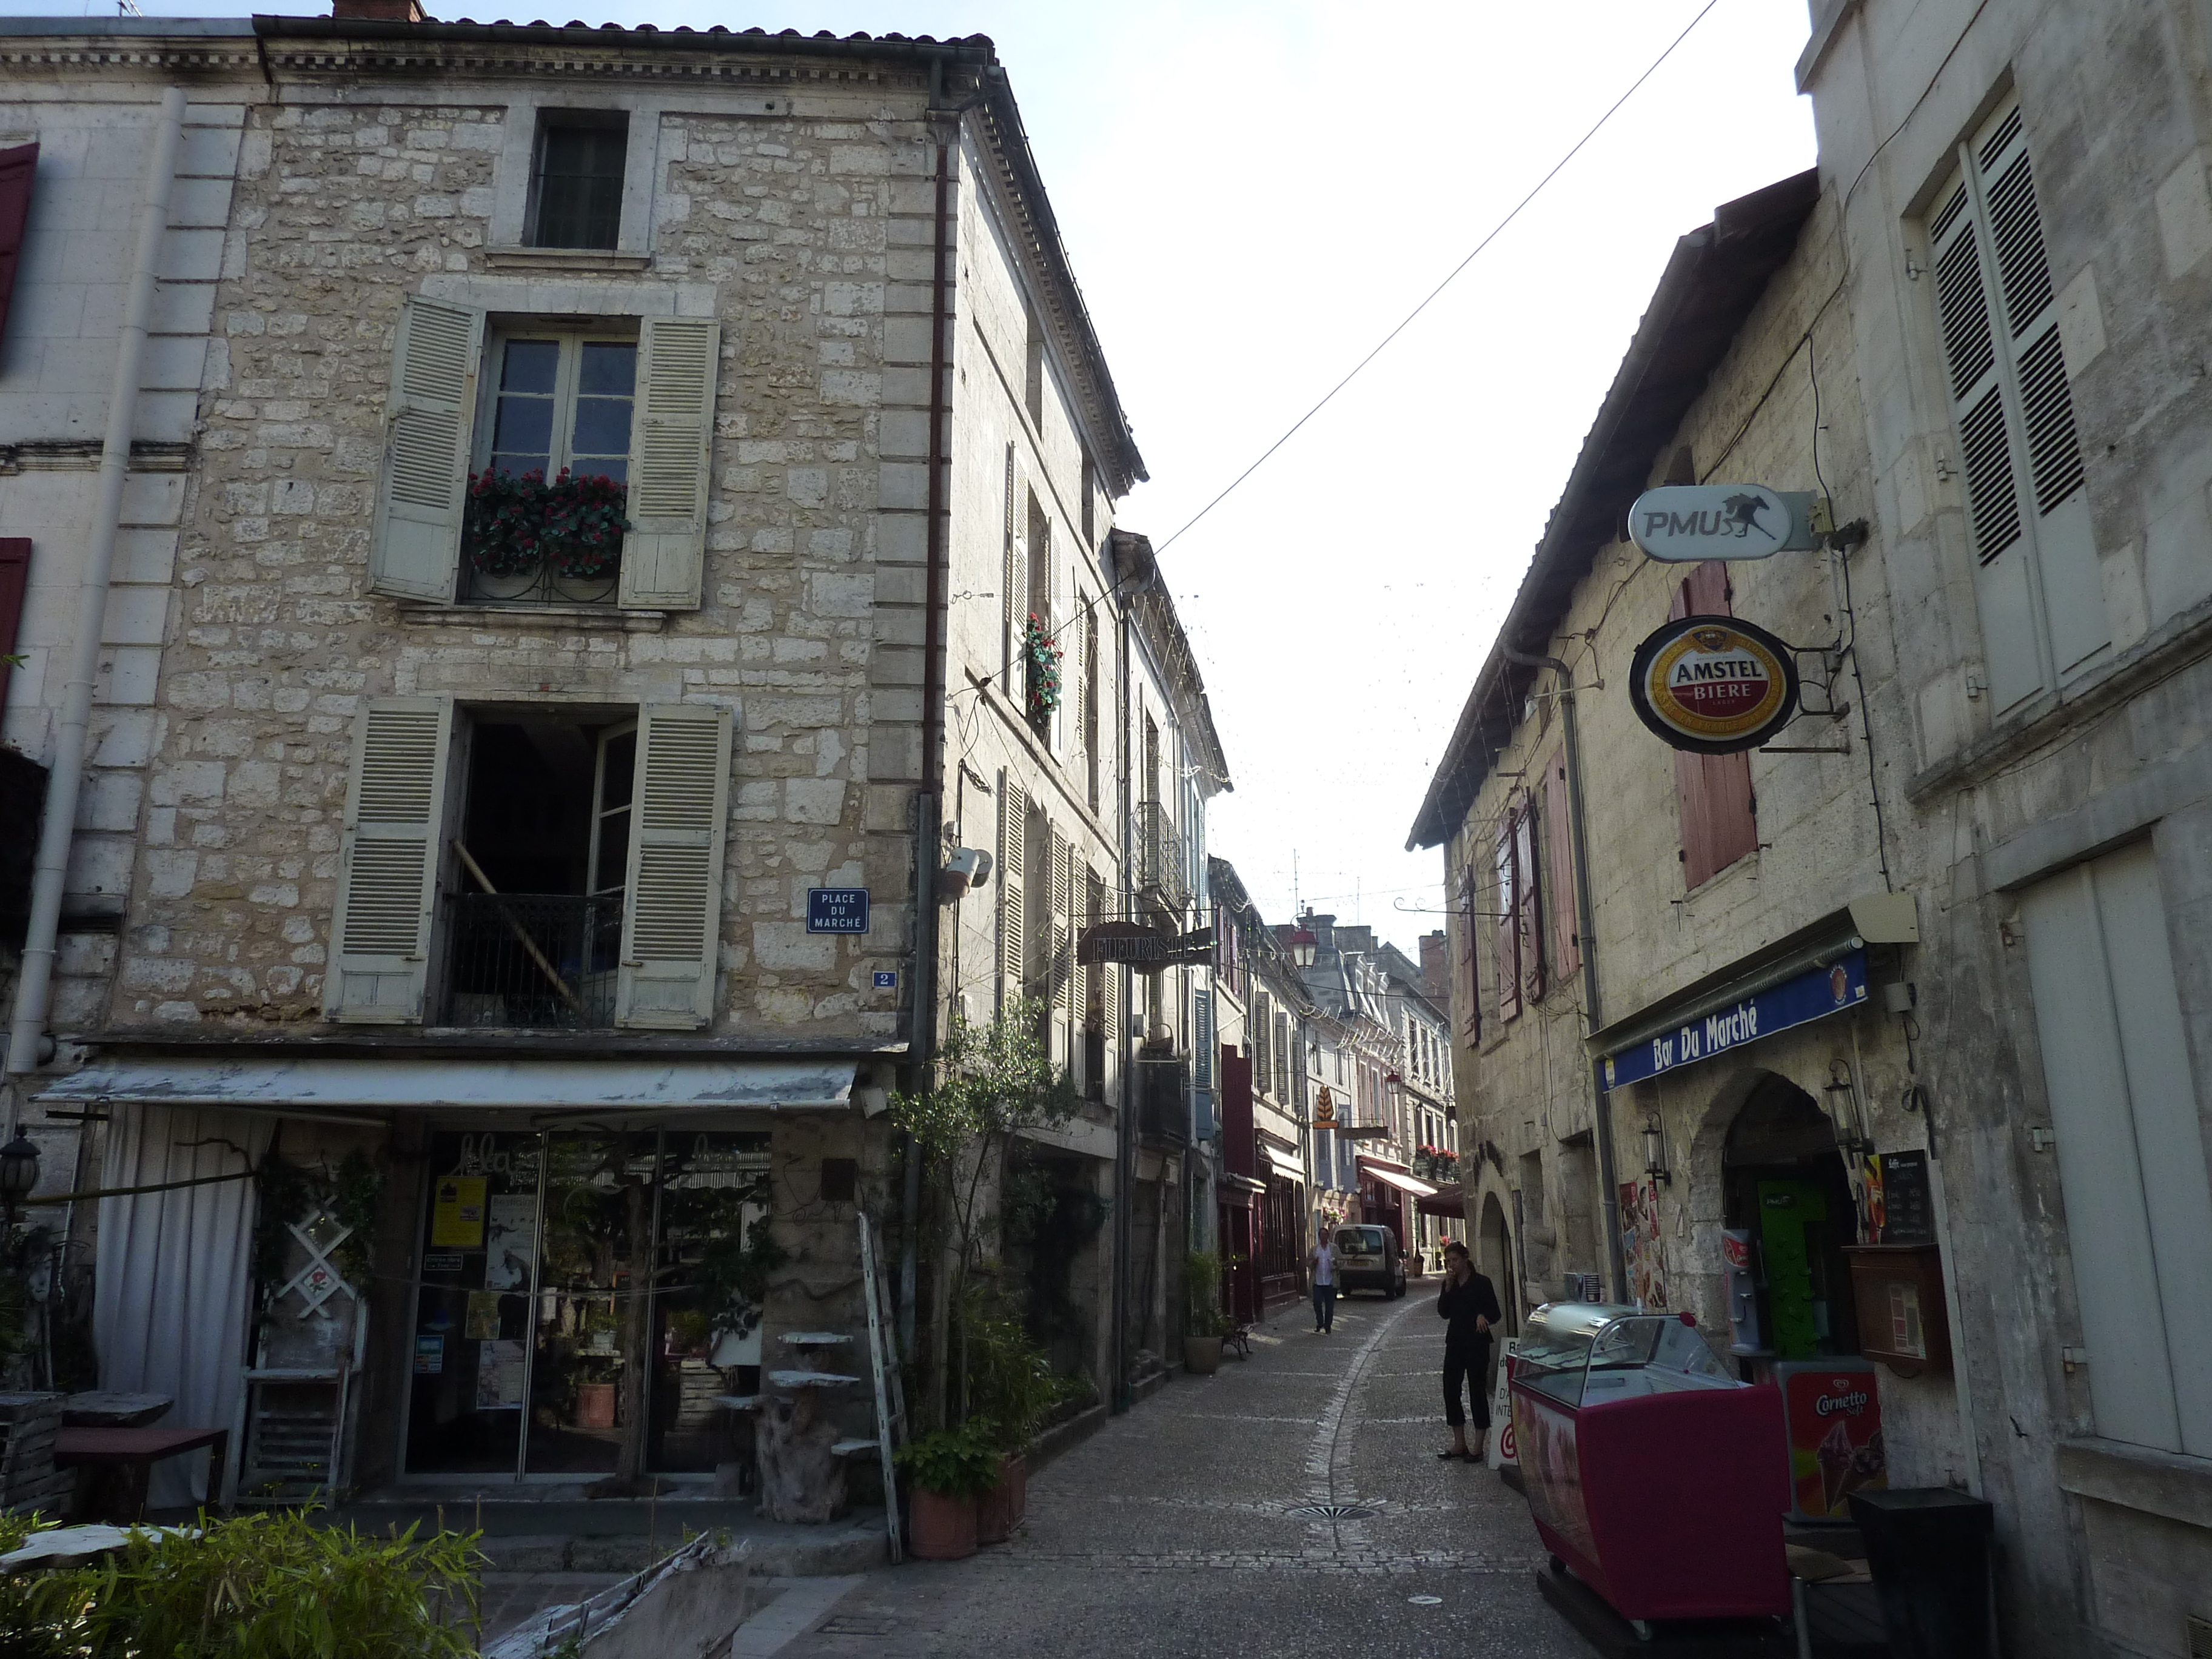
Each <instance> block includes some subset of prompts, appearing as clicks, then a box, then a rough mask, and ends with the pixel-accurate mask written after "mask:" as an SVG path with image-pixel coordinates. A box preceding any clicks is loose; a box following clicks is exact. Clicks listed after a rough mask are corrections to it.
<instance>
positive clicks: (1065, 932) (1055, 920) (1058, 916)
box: [1045, 828, 1075, 1014]
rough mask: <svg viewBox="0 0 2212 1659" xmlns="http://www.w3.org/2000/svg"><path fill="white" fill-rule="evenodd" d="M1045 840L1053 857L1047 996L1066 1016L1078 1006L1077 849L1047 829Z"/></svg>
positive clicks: (1062, 837) (1052, 830)
mask: <svg viewBox="0 0 2212 1659" xmlns="http://www.w3.org/2000/svg"><path fill="white" fill-rule="evenodd" d="M1046 836H1047V837H1048V839H1047V841H1046V843H1045V844H1046V846H1047V847H1048V848H1050V849H1051V856H1052V869H1051V871H1050V872H1049V874H1050V879H1051V882H1052V933H1051V936H1050V938H1049V939H1048V940H1047V942H1046V947H1045V948H1046V951H1047V952H1048V955H1047V957H1046V964H1047V966H1046V971H1047V973H1048V975H1050V980H1049V986H1048V997H1049V1000H1050V1001H1051V1003H1052V1006H1053V1007H1054V1010H1055V1011H1056V1012H1060V1013H1063V1014H1066V1013H1072V1012H1074V1006H1075V925H1074V924H1075V849H1074V848H1072V847H1070V846H1069V845H1068V844H1067V841H1066V837H1064V836H1062V835H1061V834H1060V831H1059V830H1057V829H1049V828H1048V829H1047V830H1046Z"/></svg>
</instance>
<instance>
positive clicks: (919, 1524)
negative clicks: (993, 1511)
mask: <svg viewBox="0 0 2212 1659" xmlns="http://www.w3.org/2000/svg"><path fill="white" fill-rule="evenodd" d="M906 1553H908V1555H911V1556H913V1557H915V1559H917V1560H921V1561H957V1560H960V1559H962V1558H963V1557H965V1556H969V1555H973V1554H975V1499H974V1498H947V1497H946V1496H945V1494H944V1493H943V1492H924V1491H922V1490H921V1487H919V1486H917V1487H915V1491H914V1500H913V1502H912V1503H911V1504H909V1505H908V1509H907V1520H906Z"/></svg>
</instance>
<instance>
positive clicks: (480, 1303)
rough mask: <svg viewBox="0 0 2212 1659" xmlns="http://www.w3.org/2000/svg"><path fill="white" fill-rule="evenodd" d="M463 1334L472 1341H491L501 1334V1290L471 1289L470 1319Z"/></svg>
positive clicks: (463, 1329) (462, 1329) (465, 1324)
mask: <svg viewBox="0 0 2212 1659" xmlns="http://www.w3.org/2000/svg"><path fill="white" fill-rule="evenodd" d="M461 1334H462V1335H463V1336H465V1337H466V1338H467V1339H468V1340H470V1341H471V1342H489V1341H491V1340H494V1339H495V1338H496V1337H497V1336H498V1335H499V1292H498V1291H470V1292H469V1313H468V1319H467V1321H466V1322H465V1323H464V1325H463V1326H462V1328H461Z"/></svg>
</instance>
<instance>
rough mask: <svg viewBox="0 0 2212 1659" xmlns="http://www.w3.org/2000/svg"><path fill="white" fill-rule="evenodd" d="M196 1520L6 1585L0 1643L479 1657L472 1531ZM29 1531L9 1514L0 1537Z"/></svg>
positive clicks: (91, 1651) (151, 1651)
mask: <svg viewBox="0 0 2212 1659" xmlns="http://www.w3.org/2000/svg"><path fill="white" fill-rule="evenodd" d="M198 1525H199V1527H200V1528H201V1535H200V1536H198V1537H191V1536H187V1535H184V1534H163V1533H148V1534H143V1535H141V1536H140V1537H138V1538H136V1539H134V1540H133V1541H131V1543H130V1544H128V1545H127V1546H125V1547H124V1548H123V1549H122V1550H120V1551H118V1553H115V1554H114V1555H112V1556H110V1557H109V1558H108V1559H106V1561H105V1562H103V1563H102V1564H100V1565H98V1566H95V1567H87V1568H82V1569H78V1570H76V1571H58V1572H49V1573H45V1574H41V1575H39V1576H37V1577H27V1578H22V1579H16V1580H12V1581H6V1583H5V1584H4V1586H0V1653H6V1654H8V1655H9V1656H11V1659H13V1656H16V1655H22V1656H25V1659H48V1656H52V1659H62V1656H68V1659H139V1656H143V1659H155V1656H159V1659H474V1656H475V1654H476V1652H477V1642H476V1637H477V1630H476V1615H475V1609H476V1605H477V1576H476V1575H477V1562H478V1561H479V1560H480V1559H482V1558H481V1557H479V1556H478V1555H477V1550H476V1534H467V1535H465V1536H464V1535H462V1534H455V1533H441V1534H437V1535H436V1536H435V1537H434V1538H431V1539H429V1540H428V1541H422V1542H418V1541H416V1537H415V1533H414V1529H413V1528H409V1530H408V1531H407V1532H406V1533H405V1534H404V1535H401V1536H398V1537H392V1538H375V1537H364V1536H363V1535H362V1534H359V1533H356V1532H354V1531H353V1530H351V1529H350V1528H347V1529H343V1530H341V1529H339V1528H331V1527H319V1526H316V1525H315V1524H314V1523H313V1522H311V1521H309V1520H308V1519H307V1516H304V1515H301V1514H298V1513H295V1512H292V1511H289V1510H285V1511H275V1512H269V1513H264V1514H258V1515H247V1516H239V1517H237V1518H236V1519H234V1520H229V1521H222V1520H217V1519H215V1518H213V1517H211V1516H208V1515H206V1514H205V1513H203V1514H202V1515H201V1516H200V1519H199V1522H198ZM19 1526H20V1527H21V1531H20V1532H18V1531H16V1530H15V1528H18V1527H19ZM30 1530H31V1528H30V1527H29V1526H28V1525H23V1524H21V1523H19V1522H12V1521H11V1522H0V1544H3V1545H5V1546H6V1547H9V1548H13V1547H15V1544H17V1543H20V1542H21V1536H22V1535H23V1534H27V1533H28V1532H29V1531H30Z"/></svg>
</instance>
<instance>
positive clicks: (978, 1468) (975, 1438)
mask: <svg viewBox="0 0 2212 1659" xmlns="http://www.w3.org/2000/svg"><path fill="white" fill-rule="evenodd" d="M1000 1463H1001V1459H1000V1454H999V1449H998V1447H997V1445H996V1444H995V1443H994V1436H993V1433H992V1430H991V1425H989V1424H987V1423H984V1422H980V1421H979V1422H973V1423H970V1424H969V1425H968V1426H967V1427H965V1428H962V1429H939V1430H938V1431H936V1432H935V1433H933V1434H925V1435H924V1436H922V1437H921V1439H919V1440H914V1441H909V1442H908V1443H906V1444H905V1445H903V1446H901V1447H900V1448H899V1449H898V1466H899V1468H901V1469H902V1471H904V1472H905V1474H906V1477H907V1479H908V1480H911V1481H912V1482H914V1484H915V1486H919V1487H921V1490H922V1491H924V1492H936V1493H937V1494H938V1495H939V1496H940V1497H944V1498H981V1496H982V1495H983V1494H984V1493H985V1492H988V1491H990V1490H991V1488H992V1487H994V1486H997V1485H998V1484H999V1474H1000Z"/></svg>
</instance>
